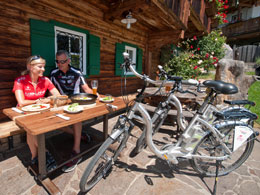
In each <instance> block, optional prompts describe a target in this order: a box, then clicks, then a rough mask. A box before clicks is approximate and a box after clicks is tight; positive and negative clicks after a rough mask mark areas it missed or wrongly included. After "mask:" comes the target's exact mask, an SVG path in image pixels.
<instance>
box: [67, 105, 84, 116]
mask: <svg viewBox="0 0 260 195" xmlns="http://www.w3.org/2000/svg"><path fill="white" fill-rule="evenodd" d="M68 108H69V105H68V106H64V108H63V109H64V110H65V111H66V112H68V113H71V114H74V113H79V112H81V111H82V110H83V107H82V106H75V108H76V110H75V111H71V110H68Z"/></svg>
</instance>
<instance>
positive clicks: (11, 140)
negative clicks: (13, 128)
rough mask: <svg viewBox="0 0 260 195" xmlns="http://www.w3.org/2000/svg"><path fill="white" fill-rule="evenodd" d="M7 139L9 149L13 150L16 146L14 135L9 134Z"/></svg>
mask: <svg viewBox="0 0 260 195" xmlns="http://www.w3.org/2000/svg"><path fill="white" fill-rule="evenodd" d="M7 139H8V148H9V150H11V149H13V148H14V138H13V136H9V137H8V138H7Z"/></svg>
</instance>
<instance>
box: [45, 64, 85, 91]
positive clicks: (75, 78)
mask: <svg viewBox="0 0 260 195" xmlns="http://www.w3.org/2000/svg"><path fill="white" fill-rule="evenodd" d="M50 79H51V81H52V83H53V84H54V85H55V87H56V88H57V89H58V90H59V92H60V93H61V94H63V95H64V94H66V95H72V94H75V93H80V92H81V85H84V84H86V82H85V79H84V77H83V75H82V73H81V71H80V70H79V69H77V68H74V67H72V66H69V70H68V71H67V72H66V74H64V72H62V71H61V70H59V69H58V68H55V69H53V70H52V71H51V74H50Z"/></svg>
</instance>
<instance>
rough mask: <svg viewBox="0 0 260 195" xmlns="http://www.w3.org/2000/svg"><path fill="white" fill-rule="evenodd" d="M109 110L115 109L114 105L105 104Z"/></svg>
mask: <svg viewBox="0 0 260 195" xmlns="http://www.w3.org/2000/svg"><path fill="white" fill-rule="evenodd" d="M106 105H107V106H108V107H109V108H112V109H113V108H114V109H117V106H115V105H112V104H106Z"/></svg>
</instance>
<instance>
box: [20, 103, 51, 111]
mask: <svg viewBox="0 0 260 195" xmlns="http://www.w3.org/2000/svg"><path fill="white" fill-rule="evenodd" d="M49 108H50V104H31V105H28V106H24V107H22V111H26V112H36V111H42V110H47V109H49Z"/></svg>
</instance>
